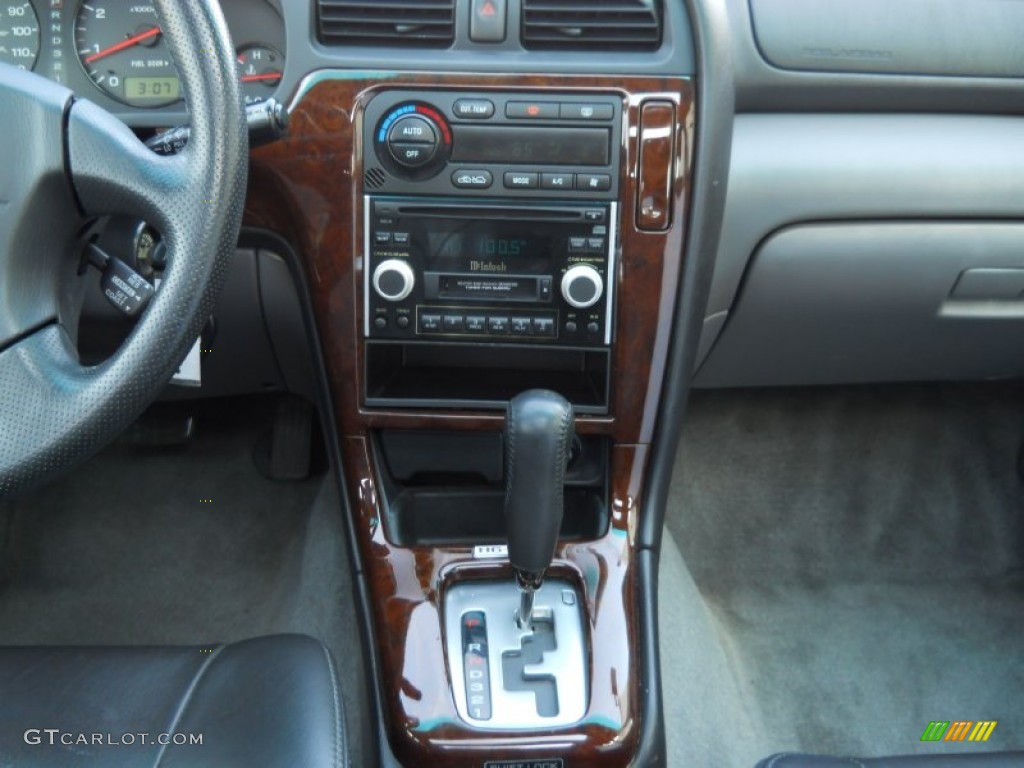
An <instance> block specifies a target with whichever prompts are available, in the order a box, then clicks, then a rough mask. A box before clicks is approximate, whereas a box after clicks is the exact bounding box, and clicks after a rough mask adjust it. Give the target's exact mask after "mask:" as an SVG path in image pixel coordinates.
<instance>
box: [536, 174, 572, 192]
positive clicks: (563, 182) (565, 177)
mask: <svg viewBox="0 0 1024 768" xmlns="http://www.w3.org/2000/svg"><path fill="white" fill-rule="evenodd" d="M572 185H573V174H571V173H542V174H541V175H540V187H541V189H572Z"/></svg>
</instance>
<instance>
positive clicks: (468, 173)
mask: <svg viewBox="0 0 1024 768" xmlns="http://www.w3.org/2000/svg"><path fill="white" fill-rule="evenodd" d="M493 183H494V177H493V176H492V175H491V172H490V171H485V170H483V169H480V170H469V169H462V170H458V171H455V173H453V174H452V184H453V185H455V186H456V187H458V188H459V189H487V188H488V187H489V186H491V184H493Z"/></svg>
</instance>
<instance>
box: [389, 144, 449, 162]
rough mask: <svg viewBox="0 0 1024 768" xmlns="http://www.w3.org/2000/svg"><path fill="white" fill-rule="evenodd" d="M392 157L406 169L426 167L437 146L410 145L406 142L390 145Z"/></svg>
mask: <svg viewBox="0 0 1024 768" xmlns="http://www.w3.org/2000/svg"><path fill="white" fill-rule="evenodd" d="M388 150H389V151H390V152H391V156H392V157H393V158H395V160H397V161H398V162H399V163H401V164H402V165H403V166H405V167H406V168H419V167H420V166H421V165H426V164H427V163H429V162H430V159H431V158H432V157H433V156H434V152H435V151H436V150H437V146H436V145H434V144H408V143H406V142H404V141H401V142H393V143H391V144H388Z"/></svg>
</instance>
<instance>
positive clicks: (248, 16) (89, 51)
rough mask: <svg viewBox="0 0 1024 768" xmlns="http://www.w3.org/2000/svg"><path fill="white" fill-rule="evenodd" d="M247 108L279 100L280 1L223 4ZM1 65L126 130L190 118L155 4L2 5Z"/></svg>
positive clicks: (125, 0)
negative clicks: (38, 78)
mask: <svg viewBox="0 0 1024 768" xmlns="http://www.w3.org/2000/svg"><path fill="white" fill-rule="evenodd" d="M220 4H221V8H222V10H223V11H224V16H225V18H226V19H227V22H228V27H229V29H230V31H231V37H232V40H234V42H235V46H236V53H237V63H236V66H237V71H238V78H239V81H240V83H241V88H242V94H243V97H244V99H245V103H246V104H247V105H250V104H257V103H259V102H261V101H263V100H265V99H267V98H269V97H271V96H274V95H275V93H276V90H277V86H278V85H279V84H280V82H281V78H282V75H283V72H284V64H285V28H284V19H283V17H282V14H281V8H280V2H279V0H220ZM0 62H3V63H5V64H10V65H13V66H15V67H20V68H22V69H27V70H33V71H35V72H37V73H38V74H40V75H42V76H44V77H47V78H49V79H51V80H54V81H56V82H59V83H61V84H63V85H66V86H68V87H69V88H71V89H72V90H74V91H75V92H76V93H77V94H78V95H79V96H83V97H86V98H89V99H92V100H93V101H96V102H97V103H99V104H100V105H101V106H104V107H105V108H107V109H109V110H110V111H112V112H114V113H116V114H118V115H120V116H121V117H122V118H123V119H125V120H126V122H129V123H133V122H134V123H136V124H144V123H147V122H149V121H148V120H145V119H142V120H140V119H139V118H145V117H151V118H154V119H155V120H156V121H157V122H165V121H166V120H167V118H168V117H169V116H170V115H173V114H176V113H179V112H184V104H183V93H182V91H181V81H180V78H179V76H178V71H177V68H176V66H175V64H174V62H173V61H172V60H171V57H170V53H169V51H168V49H167V45H166V43H165V42H164V39H163V36H162V35H161V32H160V22H159V19H158V18H157V15H156V12H155V10H154V8H153V5H152V4H151V3H146V2H132V0H0Z"/></svg>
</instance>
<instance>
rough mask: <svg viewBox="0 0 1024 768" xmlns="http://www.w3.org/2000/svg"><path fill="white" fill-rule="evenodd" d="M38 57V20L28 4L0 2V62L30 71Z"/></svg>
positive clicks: (9, 1)
mask: <svg viewBox="0 0 1024 768" xmlns="http://www.w3.org/2000/svg"><path fill="white" fill-rule="evenodd" d="M38 55H39V19H38V18H36V12H35V9H34V8H32V4H31V3H28V2H20V3H19V2H12V0H0V61H2V62H3V63H4V64H12V65H13V66H15V67H17V68H18V69H32V67H34V66H35V64H36V57H37V56H38Z"/></svg>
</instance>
